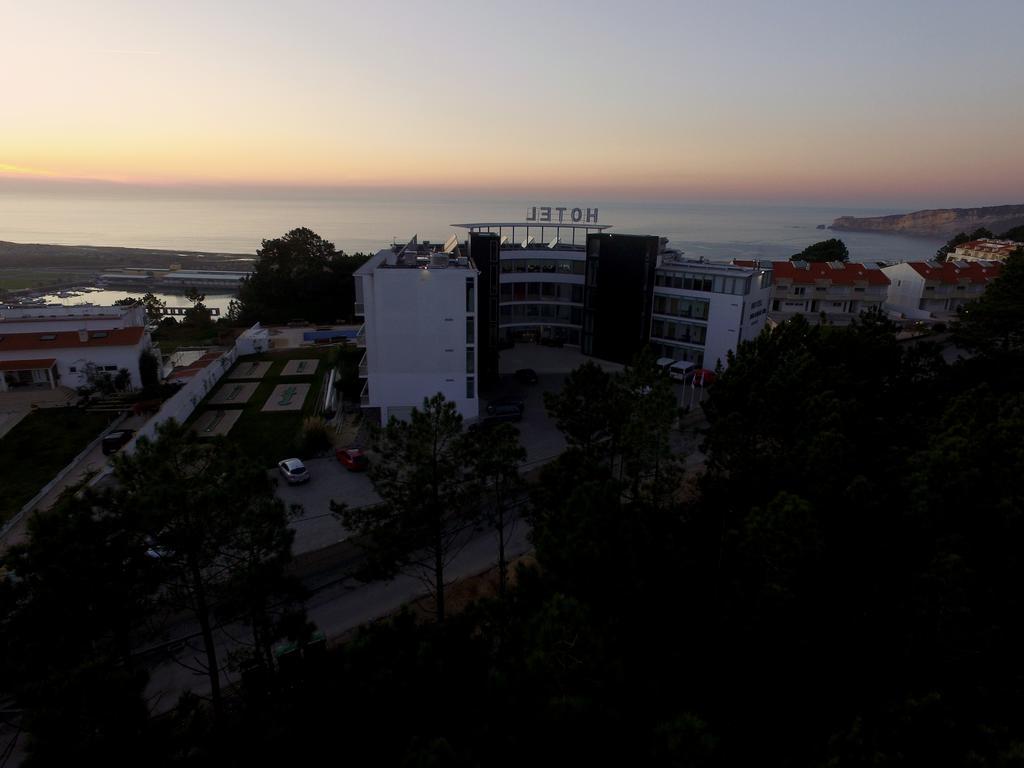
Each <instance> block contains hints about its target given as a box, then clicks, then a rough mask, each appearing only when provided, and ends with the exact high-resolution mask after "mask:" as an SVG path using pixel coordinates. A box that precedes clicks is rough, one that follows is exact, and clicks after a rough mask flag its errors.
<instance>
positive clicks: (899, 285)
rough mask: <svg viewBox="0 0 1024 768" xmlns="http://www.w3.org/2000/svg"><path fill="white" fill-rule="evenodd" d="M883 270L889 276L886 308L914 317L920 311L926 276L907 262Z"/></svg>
mask: <svg viewBox="0 0 1024 768" xmlns="http://www.w3.org/2000/svg"><path fill="white" fill-rule="evenodd" d="M882 272H884V273H885V275H886V277H888V278H889V291H888V293H887V294H886V301H885V308H886V309H889V310H895V311H897V312H902V313H904V314H906V315H907V316H908V317H914V316H915V315H917V314H919V312H920V305H921V297H922V296H923V295H924V282H925V281H924V278H923V277H922V276H921V275H920V274H919V273H918V272H917V271H916V270H915V269H914V268H913V267H911V266H910V265H909V264H907V263H906V262H904V263H902V264H894V265H893V266H891V267H883V268H882Z"/></svg>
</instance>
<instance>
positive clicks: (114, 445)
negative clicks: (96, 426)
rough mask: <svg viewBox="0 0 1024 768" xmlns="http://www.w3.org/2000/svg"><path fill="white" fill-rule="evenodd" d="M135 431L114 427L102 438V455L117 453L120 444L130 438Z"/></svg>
mask: <svg viewBox="0 0 1024 768" xmlns="http://www.w3.org/2000/svg"><path fill="white" fill-rule="evenodd" d="M134 434H135V432H134V431H133V430H131V429H115V430H114V431H113V432H111V433H110V434H109V435H106V436H105V437H104V438H103V442H102V443H100V445H102V446H103V455H104V456H109V455H110V454H112V453H117V451H118V450H120V448H121V446H123V445H124V444H125V443H127V442H128V441H129V440H131V439H132V435H134Z"/></svg>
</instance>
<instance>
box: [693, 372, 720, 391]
mask: <svg viewBox="0 0 1024 768" xmlns="http://www.w3.org/2000/svg"><path fill="white" fill-rule="evenodd" d="M716 378H718V377H717V376H716V375H715V372H714V371H712V370H709V369H708V368H698V369H697V370H696V371H694V372H693V386H695V387H710V386H711V385H712V384H714V383H715V379H716Z"/></svg>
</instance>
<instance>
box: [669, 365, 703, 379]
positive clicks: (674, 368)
mask: <svg viewBox="0 0 1024 768" xmlns="http://www.w3.org/2000/svg"><path fill="white" fill-rule="evenodd" d="M696 370H697V366H696V365H694V364H693V363H688V362H686V361H685V360H679V361H677V362H675V363H673V364H672V365H671V366H669V369H668V377H669V378H670V379H672V380H673V381H688V380H689V379H690V378H692V377H693V373H694V371H696Z"/></svg>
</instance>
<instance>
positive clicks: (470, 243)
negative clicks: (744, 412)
mask: <svg viewBox="0 0 1024 768" xmlns="http://www.w3.org/2000/svg"><path fill="white" fill-rule="evenodd" d="M541 210H542V211H543V210H545V209H541ZM552 210H558V209H552ZM563 210H566V211H568V210H570V209H563ZM587 213H588V215H587V217H586V218H585V219H583V220H580V221H572V220H569V219H568V218H567V222H568V223H566V222H557V221H553V222H549V221H546V220H543V219H542V220H540V221H527V222H516V223H478V224H462V225H456V226H459V227H462V228H464V229H467V230H468V233H469V234H468V238H467V239H466V240H462V241H460V240H459V239H458V237H457V236H455V235H453V236H452V237H451V238H449V239H448V241H447V242H446V243H445V244H444V245H441V244H437V243H435V244H431V243H428V242H423V243H420V242H418V240H417V239H416V238H413V240H412V241H411V242H410V243H409V244H407V245H405V246H393V247H391V248H388V249H385V250H382V251H380V252H379V253H377V254H376V255H375V256H374V257H372V258H371V259H370V260H369V261H367V262H366V264H364V265H363V266H362V267H361V268H360V269H359V270H358V271H357V272H356V274H355V276H356V313H357V314H361V315H362V316H363V318H364V320H365V323H364V326H363V328H362V329H361V331H360V333H359V337H358V339H357V343H358V344H360V346H363V347H365V349H366V354H365V356H364V358H363V360H362V362H361V363H360V376H361V377H363V378H365V380H366V384H365V385H364V388H363V395H362V404H363V406H364V407H366V408H369V409H374V410H376V411H377V412H378V413H379V416H380V419H381V421H382V422H384V421H386V420H387V419H388V418H390V417H391V416H396V417H399V418H401V417H403V416H404V415H406V414H408V412H409V411H410V410H411V409H412V408H413V407H414V406H420V405H421V404H422V402H423V398H424V397H429V396H431V395H433V394H435V393H437V392H441V393H442V394H443V395H444V396H445V398H447V399H449V400H452V401H454V402H455V403H456V406H457V407H458V410H459V412H460V413H461V414H462V415H463V417H464V418H467V419H470V420H472V419H475V418H476V417H477V416H478V415H479V406H478V403H479V391H480V389H481V386H483V387H484V388H486V387H487V385H488V384H489V383H491V382H493V381H495V380H496V379H497V375H498V357H499V354H500V349H502V348H504V347H507V346H509V345H511V344H513V343H515V342H538V343H541V344H548V345H552V346H563V345H564V346H566V347H571V348H576V349H577V350H578V351H579V352H582V353H583V354H585V355H589V356H593V357H595V358H599V359H603V360H610V361H614V362H617V363H629V362H630V361H631V360H632V359H633V357H634V356H635V355H636V353H637V352H638V351H639V350H640V349H641V348H642V347H643V346H645V345H647V344H650V345H651V347H652V348H653V350H654V351H655V352H656V353H657V354H658V356H660V357H671V358H674V359H677V360H688V361H691V362H693V363H695V364H696V365H697V366H706V367H709V368H714V367H715V365H716V364H717V363H718V362H719V361H721V362H722V364H723V365H724V364H725V362H726V355H727V353H728V351H729V350H730V349H735V348H736V345H737V344H738V343H739V342H740V341H743V340H747V339H751V338H753V337H754V336H756V335H757V334H758V333H759V332H760V331H761V329H762V328H763V327H764V324H765V321H766V318H767V309H768V303H769V296H770V292H771V276H772V273H771V270H770V269H769V268H763V267H738V266H734V265H729V264H716V263H710V262H704V261H697V260H692V259H685V258H683V257H682V255H681V254H679V253H677V252H675V251H670V250H668V249H667V248H666V241H665V240H664V239H662V238H658V237H654V236H640V235H616V234H609V233H608V232H606V231H605V230H606V229H607V228H608V227H607V226H606V225H598V224H597V223H596V221H595V219H596V213H597V212H596V210H595V211H594V212H593V217H591V216H590V212H589V211H588V212H587ZM534 214H535V215H536V211H535V212H534Z"/></svg>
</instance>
